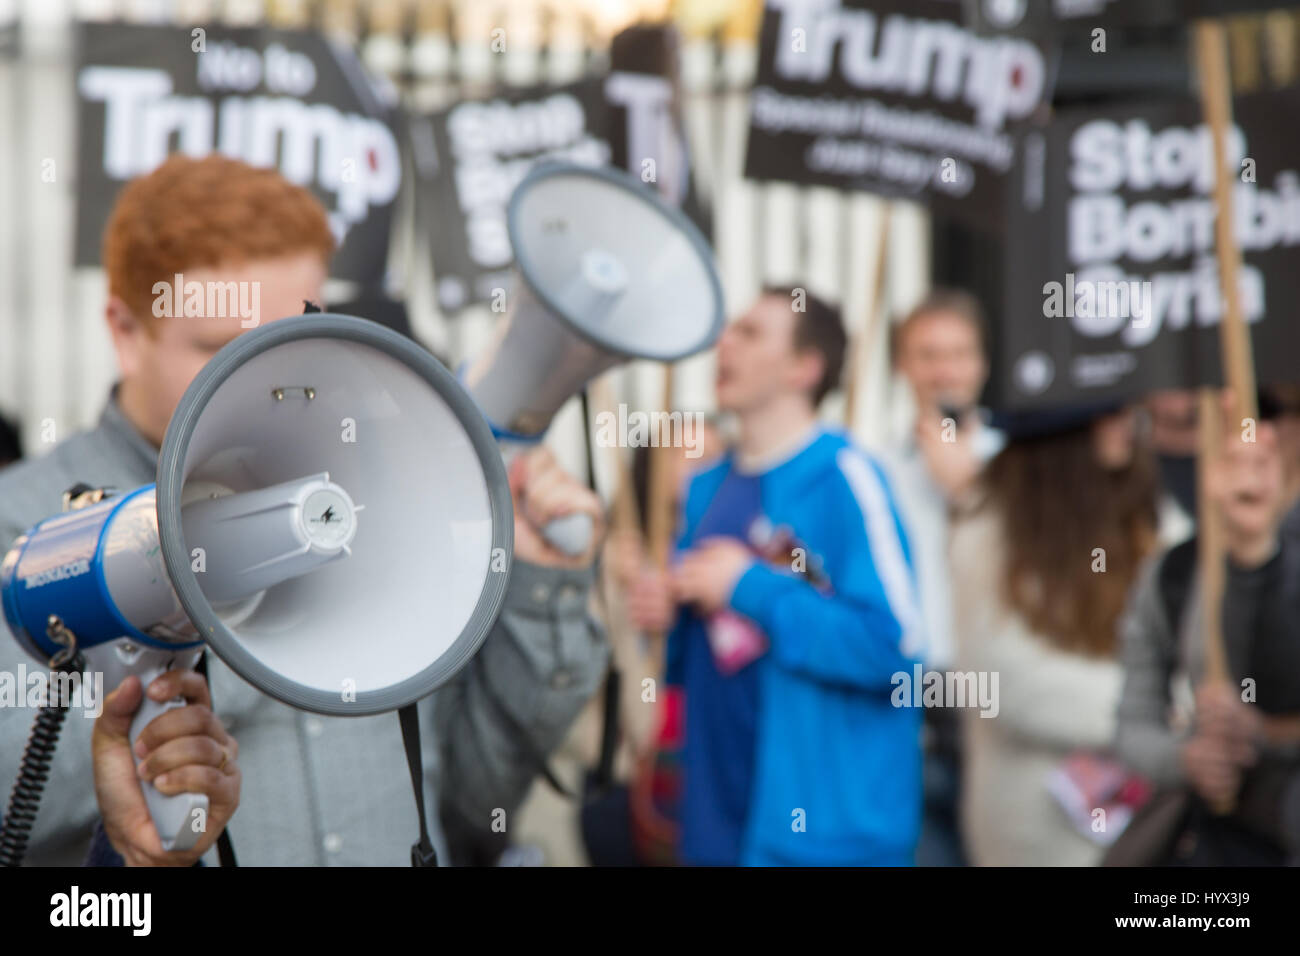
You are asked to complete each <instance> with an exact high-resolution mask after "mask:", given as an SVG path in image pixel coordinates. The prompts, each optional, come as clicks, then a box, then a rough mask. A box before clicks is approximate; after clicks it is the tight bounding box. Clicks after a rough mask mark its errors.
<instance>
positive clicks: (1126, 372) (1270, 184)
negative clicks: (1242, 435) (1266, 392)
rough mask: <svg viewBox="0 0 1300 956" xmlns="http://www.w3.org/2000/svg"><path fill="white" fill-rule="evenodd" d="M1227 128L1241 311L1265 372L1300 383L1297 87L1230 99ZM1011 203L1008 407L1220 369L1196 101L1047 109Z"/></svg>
mask: <svg viewBox="0 0 1300 956" xmlns="http://www.w3.org/2000/svg"><path fill="white" fill-rule="evenodd" d="M1233 111H1234V126H1233V128H1232V130H1231V131H1230V132H1229V135H1228V137H1227V142H1226V145H1227V169H1228V174H1229V175H1230V176H1231V177H1232V178H1233V217H1234V223H1233V228H1234V232H1235V235H1236V238H1237V243H1238V245H1239V247H1240V249H1241V253H1242V267H1241V270H1240V277H1239V280H1240V281H1239V289H1240V302H1241V308H1242V313H1243V318H1244V319H1245V321H1246V323H1247V327H1248V328H1249V330H1250V334H1251V336H1252V339H1253V343H1254V355H1255V363H1256V369H1257V375H1258V379H1259V381H1260V382H1261V383H1262V384H1270V383H1288V382H1297V381H1300V367H1298V366H1297V363H1296V356H1297V355H1300V323H1298V322H1296V320H1295V314H1294V313H1295V309H1296V303H1297V302H1300V126H1298V124H1296V123H1294V122H1280V121H1279V119H1280V118H1282V117H1293V116H1296V115H1300V88H1297V87H1292V88H1288V89H1285V90H1279V91H1271V92H1266V93H1256V94H1251V95H1248V96H1241V97H1238V98H1237V99H1236V101H1235V103H1234V107H1233ZM1023 149H1024V155H1025V161H1024V163H1023V166H1022V167H1021V168H1020V169H1018V170H1017V175H1016V178H1015V182H1014V183H1013V187H1014V188H1013V190H1012V193H1011V197H1010V201H1009V211H1008V227H1007V244H1006V255H1005V257H1004V258H1005V267H1004V280H1003V281H1004V301H1005V303H1006V309H1005V314H1004V315H1003V316H1001V322H1000V332H1001V335H1000V339H1001V347H1000V349H999V356H998V360H999V369H998V374H997V380H998V384H999V385H1000V389H999V391H1000V395H1001V399H1002V402H1001V403H1002V404H1003V405H1005V406H1007V407H1012V408H1024V407H1031V406H1052V405H1058V404H1065V403H1076V402H1091V401H1106V400H1110V399H1115V398H1122V397H1129V396H1134V395H1137V394H1140V393H1142V392H1144V391H1148V390H1150V389H1155V388H1187V387H1194V386H1198V385H1215V384H1220V383H1221V382H1222V368H1221V363H1220V360H1219V354H1220V346H1219V323H1220V322H1221V321H1222V318H1223V312H1224V303H1223V297H1222V295H1221V292H1220V285H1219V272H1218V260H1217V257H1216V251H1215V234H1214V233H1215V222H1216V217H1217V210H1216V205H1215V203H1214V197H1213V190H1214V164H1213V160H1212V152H1211V138H1210V133H1209V130H1208V128H1207V127H1206V125H1205V124H1204V122H1203V121H1202V119H1201V115H1200V106H1199V104H1198V103H1197V102H1196V101H1194V100H1191V99H1188V100H1186V101H1182V102H1167V101H1162V102H1160V103H1151V104H1146V105H1137V106H1130V107H1124V108H1110V109H1105V110H1071V111H1062V112H1060V113H1058V114H1057V116H1056V118H1055V119H1054V120H1053V122H1052V123H1051V124H1050V125H1048V126H1047V127H1046V128H1045V129H1043V130H1042V131H1040V132H1034V133H1030V134H1028V135H1027V136H1026V137H1025V140H1024V143H1023Z"/></svg>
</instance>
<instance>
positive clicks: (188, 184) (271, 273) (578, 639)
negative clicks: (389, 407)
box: [0, 155, 609, 866]
mask: <svg viewBox="0 0 1300 956" xmlns="http://www.w3.org/2000/svg"><path fill="white" fill-rule="evenodd" d="M332 248H333V239H332V237H331V234H330V230H329V225H328V221H327V219H326V215H325V210H324V209H323V208H322V207H321V206H320V204H319V203H318V202H316V200H315V199H314V198H313V197H312V196H311V194H310V193H308V192H306V191H305V190H303V189H301V188H300V187H297V186H293V185H292V184H290V183H289V182H287V181H286V180H284V179H283V177H281V176H280V174H279V173H277V172H275V171H274V170H267V169H255V168H253V167H251V166H247V165H245V164H243V163H240V162H238V161H236V160H233V159H228V158H226V157H222V156H216V155H214V156H209V157H206V158H204V159H199V160H195V159H190V158H188V157H184V156H179V155H177V156H173V157H172V158H171V159H169V160H168V161H167V162H165V163H164V164H163V165H162V166H160V167H159V168H158V169H157V170H155V171H154V172H153V173H150V174H149V175H147V176H145V177H142V178H141V179H138V180H136V181H135V182H133V183H131V184H129V185H128V186H127V187H126V188H125V189H124V190H123V192H122V193H121V194H120V195H119V198H118V200H117V204H116V206H115V209H114V212H113V214H112V216H111V217H110V220H109V223H108V226H107V228H106V231H105V243H104V267H105V269H106V271H107V273H108V280H109V295H108V303H107V308H106V319H107V323H108V326H109V332H110V334H111V336H112V338H113V345H114V349H115V351H116V353H117V358H118V365H119V368H120V373H121V374H120V378H119V380H118V383H117V385H116V386H114V388H113V391H112V393H111V394H110V395H109V396H108V401H107V402H106V403H105V406H104V411H103V414H102V415H101V417H100V420H99V423H98V424H97V425H96V426H95V427H94V428H93V429H91V430H90V431H87V432H83V433H81V434H78V435H74V436H71V437H69V438H68V439H66V440H65V441H63V442H62V443H60V444H59V445H57V446H56V447H55V448H53V449H52V450H51V451H49V452H48V453H47V454H45V455H43V456H42V457H40V458H36V459H32V460H29V461H25V462H21V463H19V464H17V465H13V466H10V467H9V468H6V469H4V471H3V472H0V555H3V554H4V553H5V552H6V551H7V550H8V549H9V547H10V545H11V544H12V543H13V541H14V539H15V538H17V537H18V536H19V535H20V534H22V533H23V532H25V531H27V530H28V529H29V528H30V527H32V526H33V525H34V524H36V523H37V522H38V521H40V520H42V519H44V518H47V517H49V516H50V515H52V514H54V513H56V512H58V511H59V510H60V504H61V495H62V492H63V491H64V490H66V489H68V488H69V487H71V486H72V485H74V484H76V483H78V482H84V483H87V484H89V485H91V486H93V487H113V488H116V489H117V490H118V491H126V490H129V489H132V488H135V487H137V486H139V485H142V484H147V483H149V482H151V481H153V480H154V478H155V472H156V468H157V455H158V448H159V445H160V443H161V441H162V437H163V434H164V432H165V430H166V426H167V422H168V420H169V419H170V417H171V414H172V411H173V410H174V408H175V407H176V404H177V402H178V401H179V399H180V397H181V395H182V394H183V393H184V390H185V388H186V386H187V385H188V384H189V382H190V380H191V379H192V378H193V376H194V375H195V374H196V373H197V372H198V370H199V369H200V368H202V367H203V365H204V364H205V363H206V362H207V361H208V359H210V358H211V356H212V355H213V354H215V352H216V351H217V350H218V349H219V348H220V347H221V346H222V345H224V344H225V343H226V342H228V341H229V340H231V339H232V338H234V336H235V335H238V334H239V333H240V331H241V330H242V329H243V328H247V327H250V326H249V325H248V324H247V322H248V320H247V319H242V320H241V317H239V316H195V315H190V314H187V315H183V316H182V315H179V314H160V312H159V310H158V309H157V307H156V300H154V308H153V309H151V307H150V304H151V298H152V296H153V292H154V284H155V283H158V282H161V283H166V282H170V281H171V279H172V276H173V274H175V273H183V274H184V276H185V279H186V281H187V282H189V281H195V282H204V281H211V282H222V283H229V282H235V283H249V284H250V285H251V286H252V287H255V288H257V289H258V290H259V298H260V310H261V315H260V316H253V317H252V324H257V322H259V321H271V320H273V319H276V318H279V317H281V316H284V315H291V314H295V313H299V312H301V311H302V304H303V300H304V299H307V300H311V301H314V302H319V301H321V286H322V283H323V282H324V279H325V277H326V274H327V266H328V261H329V256H330V253H331V251H332ZM166 311H167V310H166V309H163V310H162V312H164V313H166ZM431 480H432V479H431ZM510 480H511V492H512V496H513V498H514V503H515V563H514V565H513V569H512V573H511V578H510V586H509V589H508V591H507V594H506V599H505V604H504V607H503V609H502V613H501V616H500V617H499V618H498V621H497V624H496V626H495V628H494V629H493V630H492V632H491V633H490V634H489V635H488V637H487V639H486V640H485V642H484V644H483V646H482V647H481V648H480V650H479V652H478V654H477V655H476V656H475V657H474V658H473V659H472V660H471V662H470V663H469V665H468V666H466V668H465V669H464V670H463V671H461V672H460V674H458V675H457V677H456V678H455V679H454V680H453V681H452V683H450V684H448V685H447V686H445V687H443V688H442V689H441V690H439V691H438V692H437V693H436V694H435V695H433V698H432V699H430V700H425V701H421V702H420V704H419V715H420V719H421V723H422V729H423V731H424V733H423V734H422V735H421V738H422V742H423V744H424V754H423V760H424V767H425V773H426V781H425V782H426V790H428V791H430V792H431V793H432V794H434V795H435V796H434V798H433V799H431V800H430V802H431V803H432V804H433V805H434V806H438V807H439V814H437V815H435V817H434V819H433V820H432V821H431V824H432V826H431V830H433V831H434V832H433V834H432V839H433V842H434V845H435V847H436V848H437V849H438V855H439V856H440V857H441V858H442V860H443V861H444V862H445V861H447V859H448V857H449V856H450V858H451V861H452V862H457V860H458V859H464V854H462V853H458V852H457V849H458V846H457V845H453V846H452V849H451V853H450V854H449V853H448V843H450V842H452V840H451V839H443V836H444V833H440V832H439V830H440V829H441V830H443V831H445V835H446V836H447V837H449V838H450V837H452V836H453V835H455V836H457V837H460V836H462V835H463V837H464V839H458V840H456V843H457V844H458V845H462V846H471V845H473V843H474V842H475V840H474V838H475V836H476V835H478V834H482V833H492V832H494V831H499V830H500V829H501V828H502V827H504V828H505V829H506V831H507V832H513V831H512V830H511V827H512V825H513V824H514V814H515V811H516V810H517V809H518V807H519V805H520V804H521V803H522V801H523V799H524V797H525V795H526V793H527V791H528V788H529V786H530V784H531V783H532V781H533V780H534V778H535V777H536V776H537V773H538V771H539V770H540V769H541V767H542V765H543V762H544V760H545V757H546V755H547V754H548V753H549V752H550V751H551V750H552V749H554V748H555V747H556V746H557V745H558V744H559V743H560V742H561V740H562V739H563V737H564V735H565V733H566V731H567V729H568V727H569V725H570V724H571V723H572V721H573V720H574V719H575V718H576V717H577V715H578V713H579V712H580V711H581V709H582V707H583V705H584V704H585V703H586V701H587V700H588V699H589V698H590V697H591V696H592V694H594V692H595V690H596V688H597V687H598V686H599V683H600V681H601V679H602V678H603V675H604V672H605V666H606V662H607V659H608V653H609V651H608V646H607V644H606V642H605V640H604V634H603V632H602V631H601V629H600V628H599V627H598V626H597V625H596V624H595V622H594V621H593V620H592V619H591V617H590V615H589V614H588V609H587V594H588V590H589V587H590V584H591V580H592V562H593V556H594V553H595V549H596V547H597V546H598V544H599V541H600V537H601V533H602V531H603V523H602V514H601V508H600V505H599V501H598V499H596V497H595V496H594V495H593V494H591V493H590V492H589V491H588V490H587V489H586V488H584V487H583V486H581V485H580V484H578V483H577V482H575V481H574V480H573V479H572V478H571V477H569V476H568V475H566V474H565V473H564V472H563V471H562V470H561V469H560V468H559V466H558V465H557V464H556V462H555V461H554V459H553V458H551V457H550V456H549V455H548V454H547V453H546V452H545V451H538V452H535V453H533V454H531V455H528V456H524V457H522V458H519V459H516V461H515V462H514V467H512V469H511V473H510ZM574 512H583V513H587V514H589V515H590V516H591V518H592V520H593V521H594V522H595V527H596V533H595V534H594V535H593V536H592V538H593V540H592V543H591V546H590V547H589V549H588V551H587V553H585V554H583V555H581V556H579V557H577V558H569V557H568V556H566V555H564V554H562V553H560V552H559V551H557V550H556V549H554V548H551V547H550V546H549V545H547V544H546V543H545V541H544V540H543V539H542V538H541V536H540V535H539V534H538V533H537V532H536V531H535V530H534V529H535V528H538V527H541V526H543V525H544V524H545V523H546V522H547V521H548V520H550V519H551V518H553V517H557V516H559V515H563V514H570V513H574ZM420 623H421V622H419V621H412V622H411V627H412V629H413V631H417V630H418V628H419V627H420ZM22 660H24V654H23V651H22V650H21V649H20V648H19V646H18V644H17V642H16V641H14V640H13V639H12V638H11V637H10V636H9V635H8V634H7V633H6V631H5V629H4V627H3V625H2V624H0V670H5V669H7V670H11V671H12V670H15V669H16V668H17V665H18V663H19V662H20V661H22ZM208 675H209V684H210V686H211V705H212V707H211V709H212V710H213V711H215V713H216V716H217V718H219V720H220V726H217V725H213V724H212V722H211V721H210V720H208V718H209V717H210V713H208V712H207V711H208V708H207V706H206V704H207V697H206V692H205V691H199V690H195V692H194V693H192V694H187V695H186V696H187V699H190V701H191V703H190V706H189V707H186V708H177V709H176V710H173V711H170V712H169V713H167V714H164V715H162V716H160V717H158V718H156V719H155V721H154V722H153V724H151V725H150V726H151V727H152V726H154V725H160V724H163V723H164V722H167V723H168V725H169V726H170V725H172V724H178V723H183V722H184V721H185V720H188V719H191V718H192V717H193V716H194V715H195V714H198V715H199V716H201V717H202V718H203V720H204V722H205V726H207V727H208V729H209V730H210V733H207V734H206V736H210V737H212V738H213V740H215V741H216V742H217V743H219V744H220V743H222V742H223V741H226V738H227V735H228V736H229V737H233V738H234V739H235V740H236V741H238V753H237V756H238V762H239V770H240V772H241V773H242V789H241V790H240V791H238V792H239V807H240V813H239V819H238V822H237V823H236V824H235V825H234V828H233V829H234V830H235V831H236V832H235V843H236V849H237V851H238V856H239V860H240V862H241V863H242V864H255V865H256V864H267V865H281V866H301V865H322V866H326V865H328V866H340V865H405V864H407V863H408V862H409V861H410V847H411V844H412V842H413V841H414V839H415V837H416V836H417V834H418V827H417V819H416V811H415V802H414V799H413V797H412V792H411V781H410V774H409V772H408V769H407V765H406V759H405V753H404V750H403V747H402V741H401V734H400V733H399V727H398V721H397V719H396V718H395V717H394V716H393V715H391V714H382V715H377V716H372V717H349V718H343V717H332V718H331V717H318V716H316V715H314V714H307V713H304V712H301V711H297V710H294V709H292V708H290V707H288V706H286V705H284V704H281V703H280V702H278V701H276V700H274V699H272V698H270V697H268V696H266V695H265V694H263V693H261V692H260V691H258V690H256V689H254V688H253V687H251V686H250V685H249V684H246V683H245V682H244V681H243V680H241V679H240V678H239V677H238V676H237V675H236V674H235V673H234V672H233V671H231V670H230V669H229V668H228V667H226V666H225V664H223V663H222V662H221V661H220V660H219V659H216V658H215V657H212V656H210V659H209V665H208ZM178 676H179V675H178ZM164 679H165V678H159V680H160V681H161V680H164ZM172 679H173V680H176V679H177V677H173V678H172ZM106 689H108V688H106ZM123 692H124V693H125V694H126V695H127V696H129V698H130V700H129V701H126V702H125V703H124V702H123V701H122V700H120V699H114V698H110V702H106V708H105V714H104V717H102V718H100V720H98V721H95V722H94V723H95V724H97V725H100V726H98V727H97V728H96V733H95V741H94V745H93V746H94V749H95V754H96V757H95V760H94V761H93V762H92V757H91V754H92V741H91V736H92V735H91V728H90V725H91V721H88V720H69V721H68V722H67V723H66V724H65V727H64V731H63V740H62V742H61V744H60V747H59V752H58V753H57V754H56V755H55V759H54V762H53V767H52V770H51V773H50V777H49V781H48V783H47V785H46V788H45V796H44V800H43V803H42V806H41V810H40V814H39V816H38V818H37V821H36V826H35V829H34V831H33V833H32V838H31V843H30V846H29V850H28V855H27V860H28V862H29V863H33V864H62V865H76V864H78V863H80V862H81V861H82V859H83V857H84V854H85V852H86V848H87V846H88V844H89V843H90V840H91V835H92V828H93V827H94V825H95V823H96V818H97V817H98V816H99V815H100V814H99V809H100V807H97V804H96V799H95V790H94V789H93V788H92V786H91V780H92V774H93V775H94V776H95V777H96V783H97V785H98V786H99V787H100V790H101V794H100V805H101V806H102V805H103V804H105V803H108V804H110V805H111V806H112V811H111V812H110V810H108V809H106V810H104V812H103V818H104V830H105V831H106V832H107V836H108V839H109V842H111V843H112V845H113V847H114V849H115V850H116V851H117V852H118V853H119V854H120V855H121V856H122V857H124V858H125V860H126V861H127V862H128V863H140V864H173V865H177V864H179V865H187V864H191V863H193V862H194V859H193V856H194V855H193V854H183V853H175V852H173V853H169V854H164V853H161V852H160V851H161V846H160V844H158V842H157V838H156V835H153V839H152V841H151V840H150V839H149V837H150V835H151V834H152V833H153V831H152V828H151V827H148V826H143V825H137V826H123V825H121V821H122V820H123V818H124V816H125V818H127V819H131V818H132V814H131V813H129V812H127V813H125V814H124V813H122V812H121V808H122V801H126V802H127V803H132V802H133V805H134V806H135V807H136V808H137V809H138V808H139V807H141V806H142V805H143V802H142V799H141V798H140V796H139V786H138V784H137V783H135V781H134V777H133V774H132V773H130V772H129V771H130V770H131V767H130V754H129V752H126V751H125V748H126V747H127V744H126V740H125V736H124V735H123V734H122V733H121V732H120V730H121V726H117V730H116V731H115V730H114V729H113V727H114V726H115V725H113V721H116V725H122V726H124V725H123V719H124V716H125V715H124V714H123V713H122V708H123V707H125V708H126V712H127V713H130V712H133V711H134V709H135V702H137V701H138V700H139V699H140V694H141V689H140V688H139V686H138V682H136V683H135V684H134V685H133V686H132V687H130V688H127V687H126V685H125V684H124V685H123ZM164 696H166V695H164ZM109 703H112V706H110V705H109ZM187 711H189V712H190V715H189V716H188V717H185V716H179V717H178V716H176V715H185V714H186V712H187ZM29 717H30V711H26V710H15V709H0V786H4V785H5V782H7V781H10V780H13V779H14V775H15V773H16V772H17V768H18V761H19V758H20V756H21V754H22V752H23V743H24V741H25V740H26V737H27V732H28V728H29V724H30V720H29V719H27V718H29ZM106 718H107V719H108V721H109V722H108V723H102V722H103V721H104V720H105V719H106ZM191 733H193V731H191ZM168 736H172V738H173V739H171V740H169V741H168V743H171V744H176V745H177V746H178V747H180V749H182V750H183V743H184V741H183V740H181V739H180V738H179V737H175V736H174V735H171V734H170V733H169V735H168ZM163 746H165V745H160V746H158V747H157V748H156V750H157V752H158V753H159V754H161V753H162V751H163ZM170 749H172V750H176V749H177V748H176V747H172V748H170ZM218 755H220V757H218ZM233 756H235V753H234V748H233V747H231V746H230V742H229V741H226V746H225V749H224V750H223V749H222V748H221V747H211V746H205V747H204V748H203V750H202V753H201V754H200V755H198V756H197V757H195V756H193V755H191V757H190V758H187V759H186V766H187V767H189V766H196V765H202V764H210V767H208V768H207V770H210V769H211V768H216V769H217V770H220V771H222V772H225V773H229V772H230V770H231V766H230V764H231V758H232V757H233ZM144 766H152V767H153V769H152V771H151V772H150V773H151V774H152V773H156V772H157V771H158V770H159V769H160V768H159V767H158V766H156V762H154V761H150V762H149V763H148V764H147V765H144ZM123 767H125V768H126V770H127V771H128V772H127V773H125V774H123V773H121V772H120V771H121V769H122V768H123ZM114 769H116V771H118V772H113V771H114ZM198 769H200V770H204V768H203V767H202V766H199V767H198ZM205 772H206V771H205ZM209 776H211V774H209ZM149 779H153V777H152V775H151V776H150V777H149ZM131 787H134V792H130V788H131ZM160 789H163V791H164V792H179V791H178V790H175V789H167V788H164V787H160ZM180 789H181V790H184V789H186V788H184V787H182V788H180ZM227 789H229V788H228V787H227ZM124 791H126V792H124ZM226 796H227V797H228V794H226ZM438 797H440V799H438ZM228 803H229V800H228V799H226V800H224V801H223V805H225V804H228ZM127 809H128V810H129V807H128V808H127ZM230 810H231V808H230V807H229V806H226V809H225V812H224V813H223V818H222V819H220V820H218V818H217V815H216V813H215V811H214V815H213V818H211V819H210V826H209V834H208V836H209V837H211V838H212V839H215V834H216V830H217V829H219V827H213V826H212V825H211V824H212V823H215V822H224V817H225V816H228V815H229V811H230ZM134 818H135V819H136V822H137V823H139V819H138V818H139V814H138V813H136V814H135V815H134ZM439 819H441V822H442V823H443V825H444V826H443V827H441V828H440V827H439V826H438V823H439ZM212 839H208V840H206V841H205V844H207V845H210V844H211V842H212ZM213 856H215V854H213Z"/></svg>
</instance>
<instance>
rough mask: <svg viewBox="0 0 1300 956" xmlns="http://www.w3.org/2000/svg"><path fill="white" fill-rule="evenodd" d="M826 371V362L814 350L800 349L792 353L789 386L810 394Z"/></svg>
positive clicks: (820, 354)
mask: <svg viewBox="0 0 1300 956" xmlns="http://www.w3.org/2000/svg"><path fill="white" fill-rule="evenodd" d="M825 369H826V360H825V359H824V358H822V353H821V352H818V351H817V350H816V349H812V348H809V349H800V350H799V351H797V352H795V353H794V362H793V363H792V364H791V367H790V376H791V384H792V385H793V386H794V387H795V388H796V389H798V390H799V391H801V392H807V393H808V394H809V395H811V394H812V392H813V390H814V389H815V388H816V387H817V383H818V382H820V381H821V379H822V375H823V374H824V372H825Z"/></svg>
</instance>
